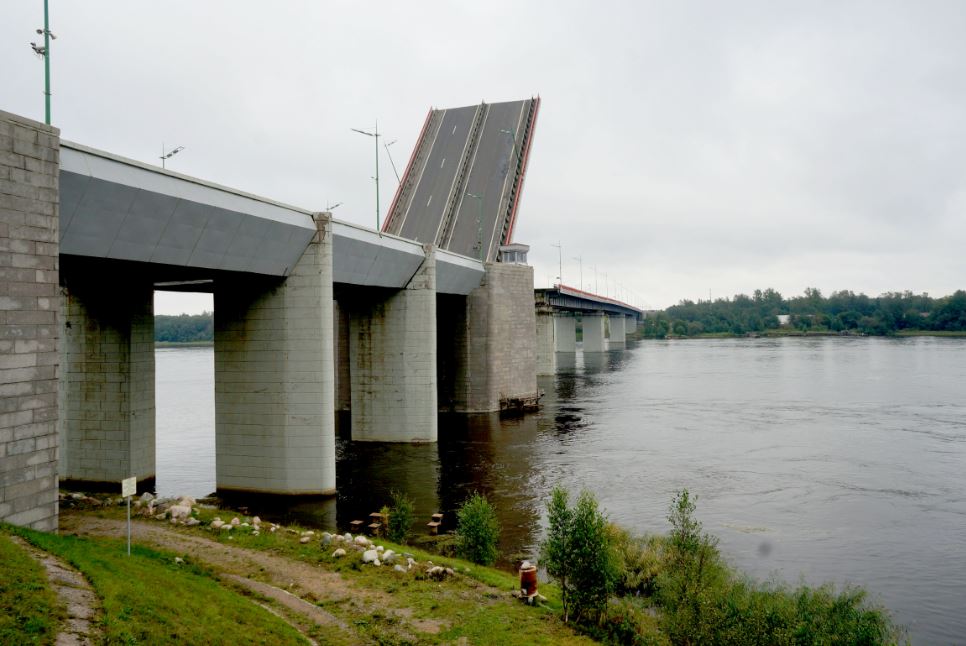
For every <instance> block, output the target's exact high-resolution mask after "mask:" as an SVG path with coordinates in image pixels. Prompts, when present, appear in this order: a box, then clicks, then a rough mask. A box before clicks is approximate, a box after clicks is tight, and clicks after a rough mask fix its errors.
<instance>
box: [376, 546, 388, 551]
mask: <svg viewBox="0 0 966 646" xmlns="http://www.w3.org/2000/svg"><path fill="white" fill-rule="evenodd" d="M385 549H386V548H385V547H383V546H382V545H377V546H376V551H377V552H382V551H383V550H385Z"/></svg>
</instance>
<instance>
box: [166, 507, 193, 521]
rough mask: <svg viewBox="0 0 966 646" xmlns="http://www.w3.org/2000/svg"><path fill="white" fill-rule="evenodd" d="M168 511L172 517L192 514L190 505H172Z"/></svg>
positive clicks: (185, 516) (183, 516) (184, 516)
mask: <svg viewBox="0 0 966 646" xmlns="http://www.w3.org/2000/svg"><path fill="white" fill-rule="evenodd" d="M168 513H169V514H171V518H187V517H188V516H190V515H191V506H190V505H171V506H170V507H169V508H168Z"/></svg>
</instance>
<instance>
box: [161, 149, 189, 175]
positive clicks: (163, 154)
mask: <svg viewBox="0 0 966 646" xmlns="http://www.w3.org/2000/svg"><path fill="white" fill-rule="evenodd" d="M182 150H184V146H177V147H176V148H172V149H171V150H169V151H168V152H164V144H163V143H162V144H161V169H162V170H163V169H164V167H165V166H164V162H166V161H167V160H169V159H171V158H172V157H174V156H175V155H177V154H178V153H180V152H181V151H182Z"/></svg>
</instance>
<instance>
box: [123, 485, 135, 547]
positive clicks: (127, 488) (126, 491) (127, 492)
mask: <svg viewBox="0 0 966 646" xmlns="http://www.w3.org/2000/svg"><path fill="white" fill-rule="evenodd" d="M137 492H138V479H137V477H130V478H125V479H124V480H121V495H122V496H123V497H124V498H127V555H128V556H131V496H133V495H135V494H136V493H137Z"/></svg>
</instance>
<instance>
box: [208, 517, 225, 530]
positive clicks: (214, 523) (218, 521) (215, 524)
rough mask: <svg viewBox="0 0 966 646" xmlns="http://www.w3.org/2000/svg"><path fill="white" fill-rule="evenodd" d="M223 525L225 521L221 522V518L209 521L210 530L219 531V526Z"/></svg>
mask: <svg viewBox="0 0 966 646" xmlns="http://www.w3.org/2000/svg"><path fill="white" fill-rule="evenodd" d="M224 524H225V521H223V520H222V519H221V518H215V519H214V520H213V521H211V528H212V529H221V526H222V525H224Z"/></svg>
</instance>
